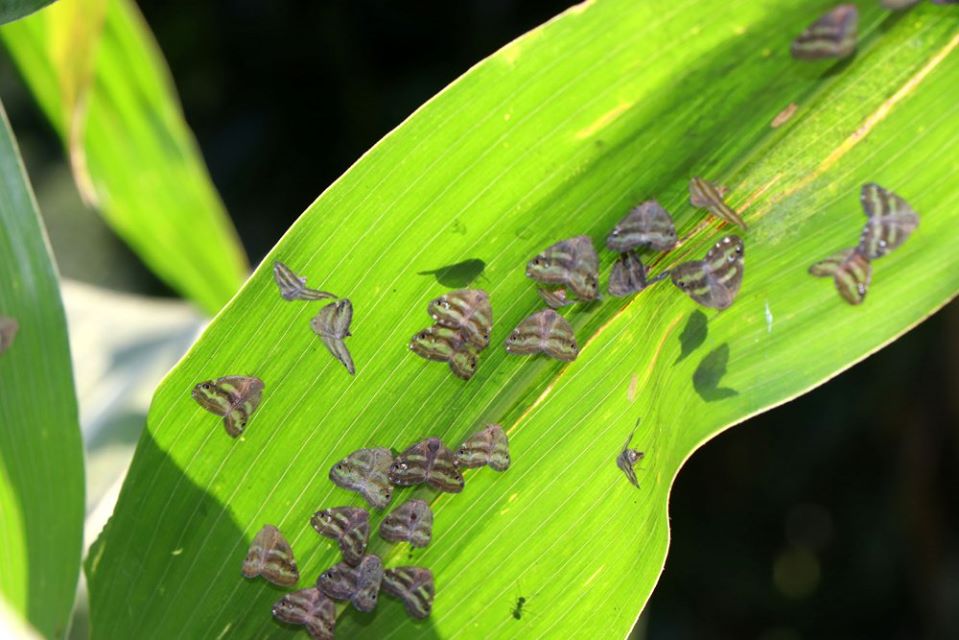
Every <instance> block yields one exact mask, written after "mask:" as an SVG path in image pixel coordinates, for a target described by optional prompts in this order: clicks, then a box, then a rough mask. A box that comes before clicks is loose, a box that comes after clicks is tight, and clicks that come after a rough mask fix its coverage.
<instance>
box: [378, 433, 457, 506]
mask: <svg viewBox="0 0 959 640" xmlns="http://www.w3.org/2000/svg"><path fill="white" fill-rule="evenodd" d="M389 475H390V482H392V483H393V484H395V485H397V486H399V487H408V486H411V485H414V484H423V483H424V482H425V483H427V484H429V485H430V486H431V487H433V488H435V489H439V490H440V491H446V492H448V493H459V492H460V491H462V490H463V484H464V482H463V474H461V473H460V472H459V471H457V469H456V464H455V462H454V460H453V452H452V451H450V450H449V449H447V448H446V445H444V444H443V443H442V442H441V441H440V439H439V438H427V439H426V440H423V441H422V442H417V443H416V444H414V445H413V446H412V447H410V448H409V449H407V450H406V451H404V452H403V453H401V454H399V455H398V456H396V460H394V461H393V464H392V466H390V474H389Z"/></svg>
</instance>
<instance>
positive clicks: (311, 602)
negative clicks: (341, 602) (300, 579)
mask: <svg viewBox="0 0 959 640" xmlns="http://www.w3.org/2000/svg"><path fill="white" fill-rule="evenodd" d="M273 617H274V618H276V619H277V620H279V621H280V622H285V623H287V624H293V625H298V626H301V627H304V628H305V629H306V632H307V633H308V634H309V635H310V637H311V638H313V640H333V629H334V627H335V626H336V605H335V604H334V603H333V601H332V600H330V599H329V598H328V597H326V595H324V594H323V592H322V591H320V590H319V589H317V588H316V587H311V588H309V589H303V590H302V591H294V592H293V593H288V594H286V595H285V596H283V597H282V598H280V599H279V600H278V601H277V603H276V604H274V605H273Z"/></svg>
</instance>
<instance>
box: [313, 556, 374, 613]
mask: <svg viewBox="0 0 959 640" xmlns="http://www.w3.org/2000/svg"><path fill="white" fill-rule="evenodd" d="M382 581H383V562H382V561H381V560H380V559H379V557H378V556H374V555H365V556H363V559H362V560H360V563H359V564H358V565H357V566H356V567H351V566H350V565H348V564H346V563H345V562H340V563H338V564H335V565H333V566H332V567H330V568H329V569H327V570H326V571H324V572H323V573H321V574H320V577H319V578H317V579H316V587H317V588H318V589H319V590H320V591H322V592H323V593H324V594H325V595H327V596H329V597H330V598H333V599H334V600H349V601H350V602H351V603H352V604H353V607H354V608H356V610H357V611H365V612H369V611H372V610H373V609H375V608H376V599H377V596H378V595H379V592H380V583H381V582H382Z"/></svg>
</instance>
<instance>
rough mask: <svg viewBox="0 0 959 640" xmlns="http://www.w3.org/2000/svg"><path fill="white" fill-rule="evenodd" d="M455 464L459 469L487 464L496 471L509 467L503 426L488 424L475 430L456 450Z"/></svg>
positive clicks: (506, 438) (507, 440) (506, 439)
mask: <svg viewBox="0 0 959 640" xmlns="http://www.w3.org/2000/svg"><path fill="white" fill-rule="evenodd" d="M455 462H456V466H457V467H460V468H461V469H474V468H476V467H482V466H484V465H489V467H490V468H491V469H495V470H496V471H506V470H507V469H509V462H510V460H509V438H508V437H507V436H506V432H505V431H503V427H501V426H499V425H498V424H488V425H486V426H485V427H483V429H481V430H480V431H477V432H476V433H474V434H473V435H471V436H470V437H469V438H467V439H466V441H465V442H464V443H463V444H461V445H460V448H459V449H457V450H456V456H455Z"/></svg>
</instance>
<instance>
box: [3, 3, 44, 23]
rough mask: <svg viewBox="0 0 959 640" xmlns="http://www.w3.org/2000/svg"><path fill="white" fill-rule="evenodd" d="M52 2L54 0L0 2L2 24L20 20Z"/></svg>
mask: <svg viewBox="0 0 959 640" xmlns="http://www.w3.org/2000/svg"><path fill="white" fill-rule="evenodd" d="M51 2H53V0H0V24H6V23H8V22H13V21H14V20H19V19H20V18H22V17H23V16H26V15H30V14H31V13H33V12H34V11H37V10H39V9H42V8H43V7H45V6H47V5H48V4H50V3H51Z"/></svg>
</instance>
